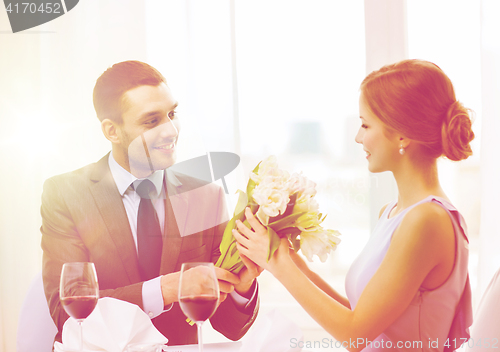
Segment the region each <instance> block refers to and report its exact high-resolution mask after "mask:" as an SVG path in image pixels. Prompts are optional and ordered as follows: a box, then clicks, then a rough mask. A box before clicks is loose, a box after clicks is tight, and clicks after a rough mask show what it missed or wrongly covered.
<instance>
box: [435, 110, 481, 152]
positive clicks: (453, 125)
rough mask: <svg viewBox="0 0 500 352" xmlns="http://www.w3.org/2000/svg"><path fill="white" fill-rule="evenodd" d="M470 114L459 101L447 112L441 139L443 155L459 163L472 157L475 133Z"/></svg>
mask: <svg viewBox="0 0 500 352" xmlns="http://www.w3.org/2000/svg"><path fill="white" fill-rule="evenodd" d="M470 113H471V111H470V110H469V109H467V108H465V107H464V106H463V105H462V104H461V103H460V102H459V101H458V100H456V101H454V102H453V103H452V104H451V105H450V106H449V108H448V111H447V112H446V119H445V120H444V122H443V127H442V130H441V138H442V143H443V155H444V156H445V157H447V158H448V159H450V160H453V161H459V160H463V159H467V158H468V157H469V156H471V155H472V149H471V147H470V142H471V141H472V140H473V139H474V132H473V131H472V121H471V117H470Z"/></svg>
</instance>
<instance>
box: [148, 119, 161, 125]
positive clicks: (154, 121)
mask: <svg viewBox="0 0 500 352" xmlns="http://www.w3.org/2000/svg"><path fill="white" fill-rule="evenodd" d="M157 121H158V120H157V119H152V120H148V121H146V125H154V124H155V123H156V122H157Z"/></svg>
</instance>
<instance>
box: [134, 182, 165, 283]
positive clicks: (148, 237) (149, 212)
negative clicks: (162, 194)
mask: <svg viewBox="0 0 500 352" xmlns="http://www.w3.org/2000/svg"><path fill="white" fill-rule="evenodd" d="M153 190H155V187H154V185H153V183H152V182H151V181H150V180H144V181H142V182H141V183H140V184H139V185H138V186H137V187H136V191H137V194H139V196H140V197H141V202H140V203H139V212H138V215H137V252H138V258H139V271H140V273H141V277H142V280H143V281H146V280H149V279H152V278H154V277H157V276H158V275H159V274H160V262H161V251H162V234H161V229H160V224H159V222H158V215H157V214H156V211H155V208H154V206H153V203H151V199H150V196H149V195H150V193H151V192H152V191H153Z"/></svg>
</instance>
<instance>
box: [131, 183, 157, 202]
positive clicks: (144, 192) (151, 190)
mask: <svg viewBox="0 0 500 352" xmlns="http://www.w3.org/2000/svg"><path fill="white" fill-rule="evenodd" d="M132 185H133V187H134V189H135V191H136V192H137V194H138V195H139V196H140V197H141V198H143V199H151V198H152V197H153V195H155V194H156V188H155V185H154V184H153V182H151V180H148V179H145V180H142V181H136V182H134V183H133V184H132Z"/></svg>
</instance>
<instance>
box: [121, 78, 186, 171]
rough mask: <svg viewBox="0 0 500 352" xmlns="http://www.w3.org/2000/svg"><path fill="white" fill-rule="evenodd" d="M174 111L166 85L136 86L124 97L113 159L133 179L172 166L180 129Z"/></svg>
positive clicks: (170, 94) (173, 102) (174, 103)
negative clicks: (117, 141)
mask: <svg viewBox="0 0 500 352" xmlns="http://www.w3.org/2000/svg"><path fill="white" fill-rule="evenodd" d="M176 107H177V101H176V100H175V99H174V98H173V96H172V93H171V91H170V88H168V86H167V85H166V84H165V83H161V84H160V85H158V86H148V85H144V86H139V87H136V88H134V89H131V90H129V91H127V92H125V94H124V95H123V112H122V119H123V122H122V124H119V125H117V135H118V136H119V139H120V143H119V144H118V145H117V146H116V147H117V148H116V151H117V153H115V152H114V150H113V156H114V157H115V159H116V161H117V162H118V163H119V164H120V165H121V166H122V167H124V168H125V169H126V170H128V171H129V172H130V173H132V174H133V175H134V176H136V177H138V178H142V177H146V176H148V175H150V174H151V173H153V172H154V171H156V170H161V169H165V168H167V167H169V166H172V165H173V164H174V163H175V159H176V144H177V137H178V135H179V128H180V126H179V119H178V117H177V115H176V111H175V109H176ZM115 154H116V155H115Z"/></svg>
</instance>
